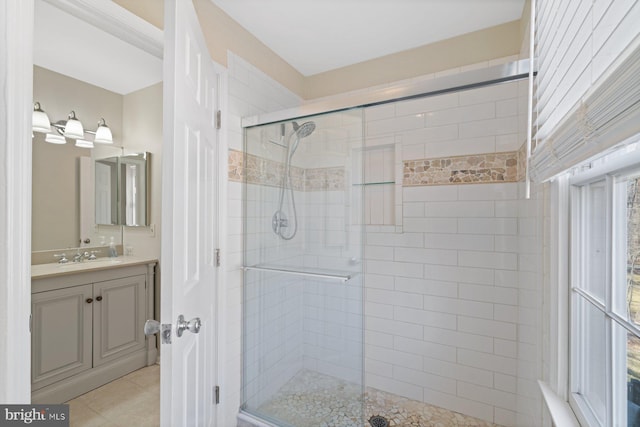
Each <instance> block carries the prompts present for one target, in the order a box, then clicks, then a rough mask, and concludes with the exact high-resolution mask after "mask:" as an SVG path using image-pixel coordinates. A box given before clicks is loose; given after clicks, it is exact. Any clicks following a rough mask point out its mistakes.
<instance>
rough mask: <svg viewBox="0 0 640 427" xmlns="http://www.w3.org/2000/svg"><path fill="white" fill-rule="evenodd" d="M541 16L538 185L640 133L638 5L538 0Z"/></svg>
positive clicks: (622, 0)
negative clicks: (539, 182) (639, 118)
mask: <svg viewBox="0 0 640 427" xmlns="http://www.w3.org/2000/svg"><path fill="white" fill-rule="evenodd" d="M536 16H537V23H536V25H537V31H536V33H537V34H536V56H537V64H538V75H537V81H536V86H537V90H536V110H537V117H536V125H535V128H537V132H536V137H535V138H536V140H537V146H536V149H535V150H534V152H533V156H532V159H531V162H530V168H531V170H530V175H531V177H532V178H533V179H535V180H537V181H541V180H545V179H548V178H550V177H552V176H554V175H556V174H558V173H560V172H562V171H563V170H565V169H568V168H570V167H571V166H574V165H576V164H577V163H579V162H582V161H584V160H586V159H587V158H589V157H591V156H593V155H595V154H597V153H599V152H601V151H603V150H604V149H606V148H609V147H611V146H612V145H615V144H616V143H618V142H620V141H621V140H623V139H626V138H627V137H629V136H631V135H633V134H634V133H637V132H640V120H638V117H639V116H640V111H639V110H640V25H639V24H638V23H639V22H640V1H638V0H593V1H584V0H538V8H537V14H536Z"/></svg>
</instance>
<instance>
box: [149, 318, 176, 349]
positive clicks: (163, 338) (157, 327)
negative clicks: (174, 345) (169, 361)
mask: <svg viewBox="0 0 640 427" xmlns="http://www.w3.org/2000/svg"><path fill="white" fill-rule="evenodd" d="M158 332H160V342H161V343H162V344H171V325H170V324H166V323H162V324H161V323H160V322H158V321H157V320H152V319H149V320H147V321H146V322H145V323H144V334H145V335H155V334H157V333H158Z"/></svg>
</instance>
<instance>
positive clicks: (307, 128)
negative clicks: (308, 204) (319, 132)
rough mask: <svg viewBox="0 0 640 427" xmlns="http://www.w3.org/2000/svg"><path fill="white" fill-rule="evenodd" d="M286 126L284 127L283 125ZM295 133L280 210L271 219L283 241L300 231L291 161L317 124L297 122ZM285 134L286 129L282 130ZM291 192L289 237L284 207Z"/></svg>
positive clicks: (283, 178)
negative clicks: (286, 197) (286, 229)
mask: <svg viewBox="0 0 640 427" xmlns="http://www.w3.org/2000/svg"><path fill="white" fill-rule="evenodd" d="M281 126H284V125H281ZM292 126H293V132H291V134H290V135H289V138H288V141H287V145H286V148H287V157H286V163H285V168H284V176H283V177H282V185H281V186H280V200H279V203H278V210H277V211H276V212H275V213H274V214H273V217H272V219H271V227H272V228H273V232H274V233H276V234H277V235H278V236H280V238H281V239H283V240H291V239H293V237H294V236H295V235H296V233H297V231H298V217H297V212H296V202H295V199H294V194H293V186H292V185H291V159H292V158H293V154H294V153H295V151H296V150H297V149H298V145H300V140H301V139H302V138H306V137H308V136H309V135H311V134H312V133H313V131H314V130H315V129H316V124H315V123H314V122H312V121H308V122H304V123H303V124H301V125H298V123H297V122H292ZM281 129H282V131H281V132H283V131H284V128H281ZM294 136H295V137H296V139H295V140H294V141H293V143H292V142H291V138H293V137H294ZM287 189H288V190H289V192H288V193H289V198H290V199H291V210H292V211H293V212H292V213H293V231H292V232H291V234H289V235H285V234H284V231H283V228H288V227H290V223H289V220H288V219H287V216H286V214H285V213H284V212H283V207H284V198H285V193H286V192H287V191H286V190H287Z"/></svg>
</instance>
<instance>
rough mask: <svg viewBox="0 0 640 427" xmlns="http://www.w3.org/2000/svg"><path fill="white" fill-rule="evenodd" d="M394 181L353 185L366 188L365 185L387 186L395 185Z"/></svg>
mask: <svg viewBox="0 0 640 427" xmlns="http://www.w3.org/2000/svg"><path fill="white" fill-rule="evenodd" d="M395 183H396V182H395V181H382V182H363V183H360V184H353V185H354V186H367V185H388V184H395Z"/></svg>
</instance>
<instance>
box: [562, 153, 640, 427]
mask: <svg viewBox="0 0 640 427" xmlns="http://www.w3.org/2000/svg"><path fill="white" fill-rule="evenodd" d="M621 151H628V152H624V153H617V155H615V156H612V158H610V159H606V160H604V161H598V162H597V164H596V165H595V166H593V167H591V168H590V169H588V170H586V171H584V172H580V173H576V174H575V175H573V176H572V177H570V178H569V179H568V199H569V202H568V207H569V209H570V213H569V224H568V230H567V231H568V233H569V236H568V239H569V246H568V249H569V259H568V260H569V278H568V286H567V290H568V293H569V295H568V300H569V301H568V302H569V304H568V309H569V313H568V323H569V325H568V329H569V330H568V332H569V351H568V354H567V359H568V372H567V374H568V393H567V395H568V396H567V397H568V401H569V405H570V406H571V408H572V409H573V411H574V413H575V415H576V417H577V418H578V420H579V422H580V423H581V424H582V425H586V426H612V425H615V421H616V420H615V419H614V417H616V416H618V417H620V416H621V414H622V413H623V414H625V416H626V414H627V408H626V404H627V395H626V392H625V393H624V394H623V393H622V392H621V391H620V390H621V388H620V387H618V388H616V385H617V386H619V385H620V382H621V381H624V383H625V384H626V369H624V370H623V371H621V372H618V371H620V370H619V369H618V370H616V366H625V367H626V366H627V347H626V345H624V351H620V349H621V348H622V345H621V341H620V340H621V339H623V338H622V336H623V335H624V336H625V338H624V339H625V341H626V336H628V334H632V335H634V336H636V337H637V338H638V339H640V327H638V325H635V324H633V323H632V322H631V320H630V319H626V318H624V317H622V316H620V315H619V314H618V313H617V312H616V309H619V308H620V307H619V306H616V304H615V302H616V301H618V302H619V301H620V299H619V297H620V293H621V292H623V291H622V289H617V287H618V285H619V283H620V279H621V278H620V276H619V273H618V276H617V275H616V273H617V271H618V270H617V269H616V266H617V267H619V266H620V264H619V262H621V261H619V259H620V256H621V254H620V251H623V254H622V257H623V259H624V265H625V270H624V271H625V272H626V263H627V261H626V260H627V254H626V250H627V228H626V227H627V223H626V218H625V221H621V220H620V219H621V212H622V211H624V212H623V213H624V214H625V215H626V205H624V206H625V208H624V209H620V205H621V204H620V200H621V196H622V194H621V185H620V183H621V182H624V183H626V182H627V178H628V177H630V176H640V150H621ZM620 154H623V155H620ZM601 181H602V182H604V191H605V197H604V211H605V263H604V268H605V278H604V280H605V284H604V286H605V288H604V294H603V297H604V300H601V299H600V298H598V296H596V295H593V293H592V292H591V289H588V286H584V284H585V277H586V276H587V275H588V267H587V264H588V261H589V259H588V256H587V255H586V253H587V245H586V243H587V242H585V241H584V240H588V233H589V231H588V230H585V227H588V225H589V224H588V219H589V215H590V214H591V213H592V210H593V209H592V206H590V205H589V200H588V194H587V193H588V191H589V189H590V186H591V185H592V184H594V183H598V182H601ZM560 185H562V183H561V184H560ZM564 185H565V188H566V186H567V184H566V181H565V184H564ZM624 194H625V196H626V189H625V193H624ZM615 202H618V203H617V204H616V203H615ZM585 236H587V237H585ZM616 260H618V261H617V262H616ZM624 283H625V284H626V273H625V275H624ZM626 288H627V287H626V285H625V287H624V292H625V295H626ZM616 289H617V293H616V291H615V290H616ZM616 297H618V299H616ZM625 298H626V297H625ZM580 301H583V302H584V303H585V304H590V305H591V306H593V307H595V308H596V309H598V310H599V311H600V312H601V313H602V314H603V315H604V322H605V332H604V341H605V342H604V345H605V362H604V369H605V408H604V414H603V415H604V419H603V423H600V421H599V420H598V418H597V417H596V415H595V414H594V413H593V411H592V409H591V407H590V404H589V402H588V401H587V399H586V398H585V397H584V396H583V395H582V394H581V393H580V391H582V390H581V388H582V386H583V385H584V379H585V378H586V375H585V374H584V372H581V370H583V369H585V366H586V365H585V363H584V361H585V358H587V357H588V354H584V352H582V353H581V352H580V344H581V341H580V340H581V338H584V336H581V335H580V334H582V333H583V329H582V328H583V326H584V319H583V313H581V312H580V310H578V309H577V307H578V303H579V302H580ZM614 405H615V406H616V407H615V409H614Z"/></svg>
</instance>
